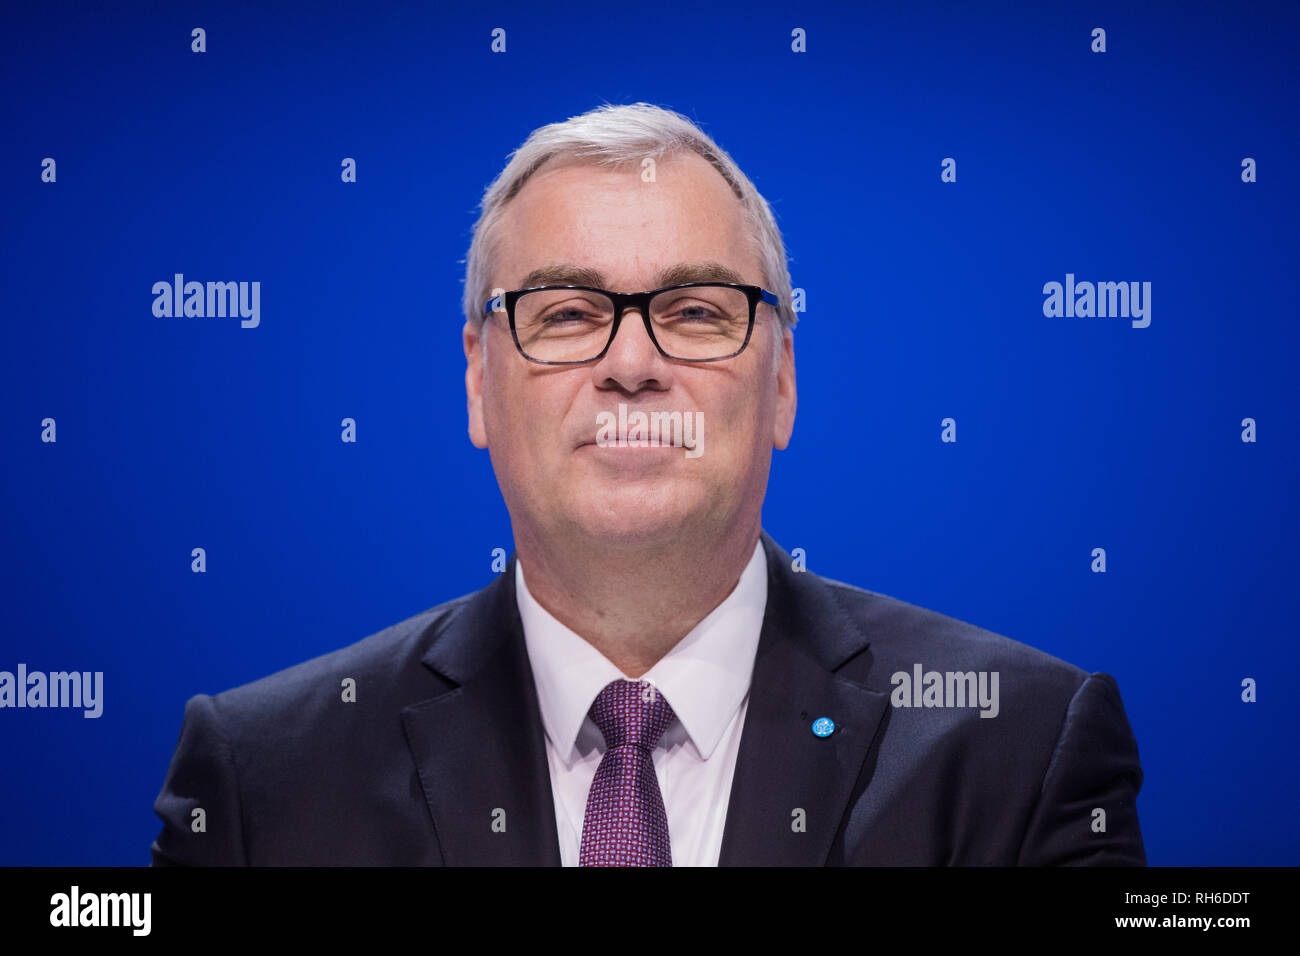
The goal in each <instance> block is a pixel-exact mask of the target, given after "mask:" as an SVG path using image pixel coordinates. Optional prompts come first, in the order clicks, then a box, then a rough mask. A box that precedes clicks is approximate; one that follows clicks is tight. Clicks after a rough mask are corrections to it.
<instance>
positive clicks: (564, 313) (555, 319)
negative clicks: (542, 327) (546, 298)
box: [542, 309, 591, 325]
mask: <svg viewBox="0 0 1300 956" xmlns="http://www.w3.org/2000/svg"><path fill="white" fill-rule="evenodd" d="M589 318H591V316H590V314H589V313H587V312H584V311H582V309H556V310H555V311H554V312H552V313H551V314H550V315H548V316H546V317H545V318H544V319H542V321H543V322H545V323H546V324H547V325H555V324H557V323H560V322H581V321H584V320H586V319H589Z"/></svg>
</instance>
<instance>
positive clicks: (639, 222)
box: [494, 152, 762, 291]
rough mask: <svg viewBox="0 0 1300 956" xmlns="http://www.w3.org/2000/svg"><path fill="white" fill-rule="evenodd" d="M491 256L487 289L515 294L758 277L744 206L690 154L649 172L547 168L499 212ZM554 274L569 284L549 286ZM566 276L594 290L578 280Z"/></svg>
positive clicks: (570, 162)
mask: <svg viewBox="0 0 1300 956" xmlns="http://www.w3.org/2000/svg"><path fill="white" fill-rule="evenodd" d="M495 253H496V254H495V257H494V258H495V263H494V272H495V273H496V277H497V280H498V281H499V282H504V283H507V284H509V286H513V287H516V288H524V287H527V286H530V285H541V284H547V283H546V282H542V281H538V280H539V279H540V278H549V280H550V283H551V284H573V285H599V286H601V287H602V288H616V287H618V286H622V285H624V284H631V285H635V286H637V287H638V288H637V289H628V290H621V289H619V291H639V289H640V288H641V287H646V288H649V287H651V286H656V287H657V286H658V285H671V284H673V283H674V282H692V281H714V280H716V281H731V282H747V283H759V282H760V281H761V278H762V277H761V275H760V274H759V268H760V267H759V260H758V256H757V252H756V249H755V248H754V247H753V242H752V236H751V235H750V233H749V230H748V229H747V226H746V219H745V215H744V207H743V206H742V204H741V202H740V200H739V199H737V198H736V195H735V193H734V192H733V191H732V189H731V186H730V184H729V183H728V182H727V181H726V179H724V178H723V177H722V175H721V174H720V173H719V172H718V171H717V170H716V169H715V168H714V167H713V166H712V164H711V163H709V162H708V161H707V160H706V159H704V158H703V157H701V156H699V155H697V154H695V153H690V152H684V153H676V154H673V155H671V156H668V157H664V158H660V159H657V160H654V162H653V165H650V164H646V163H642V162H636V161H629V162H625V163H621V164H618V165H599V164H596V163H593V162H590V161H583V160H580V159H567V160H563V161H559V160H551V161H548V162H547V163H546V164H544V165H543V166H542V167H541V168H539V169H538V170H537V172H535V173H534V174H533V176H532V177H531V178H530V179H529V180H528V181H527V182H526V183H525V184H524V186H523V188H521V189H520V190H519V192H518V193H517V194H516V195H515V197H514V198H513V199H512V200H511V201H510V202H509V203H508V204H507V205H506V206H505V209H504V211H503V216H502V220H501V223H500V231H499V232H498V241H497V243H496V250H495ZM539 270H542V271H539ZM544 270H549V271H544ZM564 270H568V275H569V277H570V278H568V279H562V278H559V277H558V276H559V274H560V272H562V271H564ZM575 270H587V275H586V276H585V278H587V279H594V278H596V277H597V276H599V277H600V278H601V279H602V280H603V281H602V282H595V281H578V279H577V278H574V277H573V273H574V271H575ZM673 270H676V271H673ZM691 270H694V271H691ZM701 270H703V271H701ZM687 272H689V273H690V274H689V276H688V277H683V275H685V274H686V273H687ZM527 277H531V280H530V281H525V279H526V278H527ZM665 278H667V279H668V280H669V281H661V280H663V279H665ZM647 283H650V285H647Z"/></svg>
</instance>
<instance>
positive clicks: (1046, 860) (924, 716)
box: [152, 532, 1146, 866]
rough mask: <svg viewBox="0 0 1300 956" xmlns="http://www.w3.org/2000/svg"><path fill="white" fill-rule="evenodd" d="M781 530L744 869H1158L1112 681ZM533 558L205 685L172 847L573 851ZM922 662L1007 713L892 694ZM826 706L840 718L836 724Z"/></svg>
mask: <svg viewBox="0 0 1300 956" xmlns="http://www.w3.org/2000/svg"><path fill="white" fill-rule="evenodd" d="M762 542H763V547H764V549H765V552H766V555H767V573H768V595H767V608H766V612H765V616H764V619H763V628H762V633H761V636H760V639H759V645H758V651H757V655H756V658H755V661H754V673H753V683H752V686H751V689H750V699H749V710H748V712H747V714H746V717H745V725H744V731H743V735H742V737H741V742H740V751H739V755H738V757H737V763H736V772H735V778H734V782H733V784H732V789H731V800H730V803H729V804H728V807H727V817H726V825H725V830H724V835H723V840H722V852H721V859H720V862H721V864H722V865H735V864H760V865H762V864H796V865H813V866H820V865H836V864H853V865H858V864H909V865H943V864H998V865H1013V864H1021V865H1053V864H1121V865H1142V864H1145V862H1146V858H1145V854H1144V851H1143V847H1142V835H1141V832H1140V830H1139V827H1138V817H1137V809H1136V805H1135V801H1136V798H1137V794H1138V789H1139V788H1140V786H1141V783H1142V770H1141V768H1140V766H1139V763H1138V751H1137V744H1136V742H1135V741H1134V738H1133V733H1132V731H1131V729H1130V728H1129V724H1128V720H1127V718H1126V716H1125V714H1124V707H1123V704H1122V703H1121V701H1120V695H1119V690H1118V688H1117V687H1116V685H1115V681H1114V679H1112V678H1111V677H1110V676H1109V675H1106V674H1092V675H1091V676H1090V675H1088V674H1087V673H1085V672H1084V671H1082V670H1080V669H1079V668H1077V667H1074V666H1072V665H1070V664H1067V663H1064V662H1063V661H1060V660H1057V659H1056V658H1054V657H1050V656H1048V655H1047V654H1045V653H1042V652H1041V651H1037V650H1034V649H1033V648H1030V647H1027V646H1025V645H1023V644H1019V643H1016V642H1015V641H1011V640H1009V639H1007V638H1005V637H1000V636H998V635H996V634H992V633H989V632H988V631H984V630H980V629H979V628H977V627H974V626H972V625H969V624H965V623H962V622H961V621H957V620H954V619H952V618H949V617H945V616H943V615H941V614H937V613H935V612H933V611H928V610H925V609H923V608H920V607H916V606H913V605H911V604H906V603H903V602H902V601H898V600H895V599H893V598H890V597H886V596H884V595H880V594H875V593H872V592H870V591H865V590H861V589H859V588H855V587H851V586H849V585H847V584H841V583H839V582H836V581H831V580H828V579H826V578H822V577H818V576H817V575H815V574H813V573H811V572H807V571H804V572H798V571H795V570H792V567H791V559H790V556H789V555H788V554H787V553H786V552H785V551H784V550H782V549H781V547H780V546H779V545H777V544H776V543H775V542H774V541H773V540H772V539H771V538H770V537H769V536H768V535H767V533H766V532H764V533H763V536H762ZM514 564H515V557H514V556H513V555H512V556H511V558H510V565H509V567H508V568H507V570H506V572H505V573H504V574H501V575H500V576H498V577H497V578H496V580H494V581H493V582H492V583H491V584H490V585H488V586H487V587H486V588H484V589H483V590H481V591H479V592H477V593H475V594H470V595H466V596H464V597H460V598H457V599H456V600H453V601H448V602H447V603H445V604H440V605H438V606H437V607H435V608H432V609H431V610H428V611H425V612H424V613H422V614H418V615H416V616H415V617H412V618H410V619H408V620H406V621H403V622H401V623H400V624H395V625H393V626H392V627H390V628H388V629H386V630H384V631H381V632H379V633H378V634H374V635H372V636H370V637H368V638H366V639H364V640H362V641H360V642H358V643H356V644H353V645H352V646H351V647H346V648H343V649H342V650H339V651H335V652H334V653H331V654H326V655H325V656H323V657H318V658H316V659H314V660H310V661H307V662H305V663H303V664H299V665H297V666H295V667H291V668H289V669H288V670H284V671H281V672H280V673H278V674H273V675H271V676H269V677H266V678H263V679H262V680H259V681H256V682H254V683H251V684H247V685H245V686H243V687H237V688H235V689H233V690H228V691H226V692H225V693H221V694H217V695H215V696H208V695H205V694H199V695H197V696H195V697H193V698H191V699H190V700H189V701H188V703H187V704H186V707H185V719H184V725H183V727H182V729H181V733H180V739H179V742H178V743H177V747H176V752H175V754H174V756H173V757H172V762H171V767H170V769H169V770H168V773H167V778H166V781H165V782H164V784H163V788H162V792H161V793H160V794H159V796H158V799H157V801H156V803H155V804H154V809H155V811H156V812H157V814H158V815H159V816H160V817H161V818H162V820H163V824H164V826H163V829H162V832H161V833H160V834H159V835H158V838H157V840H156V841H155V842H154V844H153V847H152V854H153V862H154V864H155V865H176V864H180V865H185V864H190V865H204V864H207V865H211V864H216V865H242V864H252V865H280V864H289V865H329V864H362V865H364V864H394V865H440V864H448V865H465V864H533V865H545V864H550V865H559V863H560V854H559V849H558V843H557V837H556V824H555V806H554V803H553V799H552V793H551V784H550V777H549V771H548V769H547V761H546V751H545V741H544V737H543V730H542V721H541V717H540V714H539V711H538V705H537V694H536V690H535V687H534V685H533V680H532V672H531V670H530V667H529V663H528V656H527V651H526V649H525V645H524V639H523V628H522V625H521V623H520V619H519V613H518V609H517V607H516V604H515V575H514V570H515V569H514ZM916 664H920V665H922V667H923V668H924V670H926V671H930V670H936V671H940V672H947V671H955V672H967V671H974V672H980V671H985V672H992V671H997V672H998V673H999V691H1000V693H999V698H1000V699H999V711H998V714H997V716H996V717H992V718H988V717H981V716H980V709H979V708H978V707H970V706H967V707H902V706H894V705H893V704H892V703H891V692H893V691H894V690H895V688H894V686H893V684H892V683H891V675H893V674H894V673H896V672H900V671H901V672H906V673H908V674H911V673H913V670H914V666H915V665H916ZM345 678H352V679H354V680H355V681H356V700H355V702H344V701H343V699H342V690H341V687H342V682H343V681H344V679H345ZM819 717H830V718H831V719H832V720H833V721H834V722H835V725H836V730H835V732H834V733H833V734H831V735H830V736H828V737H824V738H821V737H818V736H816V735H814V734H813V732H812V730H811V724H812V722H813V721H814V720H816V719H817V718H819ZM197 807H201V808H202V809H203V811H204V821H205V825H206V829H205V830H204V831H203V832H194V831H193V829H192V827H191V824H192V821H193V820H195V819H196V815H194V814H193V812H192V811H193V810H194V809H195V808H197ZM1096 809H1101V810H1103V811H1104V812H1105V828H1104V831H1102V830H1099V828H1098V826H1097V824H1096V823H1095V822H1094V821H1095V820H1100V817H1099V816H1097V815H1096V814H1095V810H1096ZM500 811H504V817H503V816H502V813H501V812H500ZM800 811H802V814H800ZM801 817H802V821H803V825H802V829H801V828H800V824H799V821H800V818H801ZM494 820H495V821H497V826H495V827H494V825H493V823H494ZM502 820H504V824H505V827H504V832H500V830H501V827H500V823H501V821H502Z"/></svg>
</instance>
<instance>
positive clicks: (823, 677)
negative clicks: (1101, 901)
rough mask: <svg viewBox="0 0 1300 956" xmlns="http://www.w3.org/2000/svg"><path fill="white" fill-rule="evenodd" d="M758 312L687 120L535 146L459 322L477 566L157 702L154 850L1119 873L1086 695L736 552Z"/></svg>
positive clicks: (488, 239) (481, 227) (774, 350)
mask: <svg viewBox="0 0 1300 956" xmlns="http://www.w3.org/2000/svg"><path fill="white" fill-rule="evenodd" d="M790 301H791V288H790V279H789V275H788V272H787V268H786V262H785V252H784V247H783V246H782V244H781V237H780V233H779V231H778V230H777V227H776V224H775V222H774V220H773V217H772V214H771V211H770V209H769V207H768V205H767V203H766V202H765V201H764V200H763V199H762V197H761V196H760V195H759V194H758V193H757V191H756V190H755V188H754V186H753V184H752V183H751V182H750V181H749V180H748V178H746V177H745V176H744V174H743V173H741V171H740V170H739V169H738V168H737V167H736V165H735V164H734V163H733V162H732V160H731V159H730V157H729V156H727V154H726V153H724V152H723V151H722V150H721V149H720V148H718V147H717V145H716V144H714V143H713V142H712V141H711V140H710V139H709V138H707V137H706V136H705V135H704V134H703V133H702V132H701V131H700V130H699V129H698V128H696V127H695V126H694V125H693V124H691V123H690V122H689V121H688V120H686V119H685V118H683V117H681V116H679V115H677V114H674V113H671V112H668V111H665V110H661V109H657V108H655V107H651V106H647V105H645V104H637V105H635V106H618V107H604V108H601V109H598V110H594V111H592V112H590V113H587V114H584V115H583V116H579V117H575V118H573V119H571V120H569V121H567V122H565V123H557V124H552V125H550V126H547V127H543V128H542V129H540V130H537V131H535V132H534V133H533V135H532V136H531V137H530V138H529V139H528V141H527V142H526V143H525V144H524V145H523V146H522V147H521V148H520V149H519V150H517V151H516V153H515V154H514V155H513V156H512V158H511V161H510V163H509V164H508V165H507V167H506V169H505V170H504V171H503V172H502V173H501V174H500V176H499V177H498V178H497V180H496V181H495V182H494V183H493V184H492V185H491V186H490V187H489V188H488V190H487V192H486V194H485V197H484V200H483V212H482V215H481V217H480V219H479V222H478V224H477V225H476V227H475V234H474V238H473V242H472V244H471V248H470V254H469V258H468V263H467V279H466V288H465V302H464V305H465V313H466V323H465V326H464V329H463V342H464V348H465V355H466V359H467V368H466V373H465V384H466V392H467V395H468V411H469V434H470V438H471V441H472V442H473V443H474V444H475V445H476V446H478V447H480V448H487V449H488V451H489V454H490V456H491V459H492V465H493V468H494V470H495V472H496V476H497V480H498V482H499V484H500V487H501V491H502V494H503V497H504V499H505V503H506V506H507V508H508V510H509V512H510V517H511V523H512V527H513V532H514V539H515V546H516V551H515V553H514V554H513V555H512V556H511V558H510V561H509V564H508V567H507V568H506V570H505V573H504V574H502V575H500V576H499V577H498V578H497V579H496V580H495V581H493V582H492V583H491V584H490V585H488V586H487V587H486V588H484V589H483V590H481V591H479V592H477V593H475V594H471V595H467V596H465V597H461V598H458V599H456V600H453V601H450V602H447V603H445V604H441V605H438V606H437V607H434V608H432V609H431V610H428V611H426V612H424V613H423V614H420V615H417V616H416V617H414V618H411V619H409V620H407V621H403V622H401V623H399V624H396V625H394V626H392V627H390V628H388V629H387V630H385V631H382V632H380V633H378V634H375V635H372V636H371V637H368V638H366V639H365V640H363V641H361V642H360V643H358V644H355V645H353V646H351V647H348V648H344V649H343V650H340V651H336V652H334V653H332V654H328V655H326V656H324V657H321V658H317V659H316V660H313V661H308V662H306V663H304V664H300V665H298V666H296V667H293V668H290V669H288V670H286V671H283V672H281V673H279V674H276V675H273V676H271V677H267V678H264V679H263V680H260V681H257V682H255V683H253V684H249V685H247V686H244V687H240V688H236V689H234V690H229V691H226V692H225V693H222V694H218V695H216V696H207V695H202V694H200V695H198V696H196V697H194V698H192V699H191V700H190V701H189V702H188V704H187V706H186V711H185V721H184V726H183V728H182V732H181V736H180V741H179V743H178V746H177V749H176V753H175V755H174V757H173V760H172V765H171V768H170V771H169V773H168V776H167V780H166V782H165V783H164V786H163V789H162V792H161V794H160V795H159V797H158V800H157V803H156V804H155V809H156V811H157V813H158V815H159V816H160V817H161V818H162V820H163V821H164V827H163V830H162V832H161V833H160V834H159V836H158V839H157V841H156V842H155V843H154V845H153V859H154V862H155V863H157V864H255V865H256V864H297V865H303V864H307V865H311V864H433V865H437V864H448V865H460V864H551V865H559V864H564V865H620V864H647V865H669V864H671V865H677V866H682V865H715V864H807V865H825V864H920V865H937V864H1022V865H1051V864H1075V863H1104V864H1139V865H1140V864H1144V863H1145V856H1144V852H1143V847H1142V838H1141V833H1140V831H1139V827H1138V819H1137V812H1136V806H1135V801H1136V797H1137V793H1138V789H1139V787H1140V785H1141V779H1142V771H1141V769H1140V767H1139V763H1138V753H1137V747H1136V743H1135V741H1134V739H1133V735H1132V732H1131V730H1130V728H1129V724H1128V721H1127V719H1126V717H1125V714H1124V709H1123V705H1122V703H1121V701H1120V696H1119V692H1118V689H1117V687H1116V685H1115V682H1114V680H1113V679H1111V678H1110V677H1109V676H1107V675H1104V674H1093V675H1091V676H1090V675H1088V674H1086V673H1085V672H1083V671H1081V670H1079V669H1078V668H1075V667H1073V666H1071V665H1069V664H1066V663H1064V662H1062V661H1059V660H1056V659H1055V658H1052V657H1049V656H1047V655H1046V654H1044V653H1042V652H1039V651H1036V650H1033V649H1031V648H1029V647H1026V646H1024V645H1022V644H1018V643H1015V642H1013V641H1010V640H1008V639H1006V638H1004V637H1000V636H998V635H995V634H991V633H989V632H987V631H983V630H980V629H978V628H976V627H973V626H971V625H968V624H964V623H962V622H960V621H956V620H953V619H951V618H948V617H944V616H942V615H939V614H937V613H934V612H931V611H927V610H925V609H923V608H919V607H915V606H913V605H910V604H905V603H903V602H901V601H897V600H894V599H892V598H889V597H885V596H882V595H879V594H875V593H872V592H870V591H864V590H860V589H857V588H854V587H850V586H849V585H846V584H840V583H837V582H834V581H830V580H827V579H824V578H821V577H818V576H816V575H814V574H812V573H810V572H807V571H804V570H801V569H800V566H799V565H798V564H797V563H796V562H794V561H792V559H791V556H790V555H789V554H787V553H786V552H785V551H784V550H783V549H782V548H781V547H780V546H778V545H777V543H776V542H775V541H773V540H772V539H771V537H769V536H768V535H767V534H766V533H765V532H763V531H762V528H761V521H760V513H761V508H762V503H763V497H764V493H765V490H766V485H767V476H768V468H769V465H770V461H771V449H772V448H773V447H775V448H778V449H780V448H784V447H785V446H786V444H787V442H788V441H789V439H790V435H791V431H792V429H793V426H794V415H795V374H794V346H793V336H792V333H791V329H792V327H793V325H794V319H795V316H794V313H793V311H792V310H791V307H790ZM200 819H201V821H202V825H201V826H199V825H197V824H196V822H195V821H197V820H200Z"/></svg>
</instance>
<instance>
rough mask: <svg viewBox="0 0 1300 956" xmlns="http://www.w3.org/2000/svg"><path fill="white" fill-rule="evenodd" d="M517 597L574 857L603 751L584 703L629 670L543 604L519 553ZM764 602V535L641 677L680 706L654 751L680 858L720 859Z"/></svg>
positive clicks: (559, 816)
mask: <svg viewBox="0 0 1300 956" xmlns="http://www.w3.org/2000/svg"><path fill="white" fill-rule="evenodd" d="M515 597H516V600H517V602H518V605H519V616H520V618H521V619H522V621H523V626H524V643H525V644H526V645H527V648H528V659H529V661H530V663H531V665H532V671H533V680H534V682H535V683H536V685H537V702H538V704H539V705H540V707H541V712H542V724H543V725H544V727H545V730H546V759H547V763H548V764H549V765H550V770H551V792H552V794H553V796H554V798H555V826H556V832H557V834H558V835H559V839H560V861H561V863H562V864H563V865H564V866H577V865H578V848H579V846H580V845H581V843H582V820H583V815H584V813H585V812H586V808H587V793H588V791H590V790H591V781H592V778H593V777H594V776H595V775H596V767H597V766H599V764H600V759H601V757H603V756H604V754H605V738H604V735H603V734H601V732H600V729H599V728H598V727H597V726H596V725H595V723H594V722H593V721H592V719H591V718H590V717H589V716H587V711H588V710H589V709H590V708H591V705H592V703H593V702H594V701H595V699H596V696H597V695H598V694H599V693H600V692H601V691H602V690H603V689H604V688H605V685H607V684H608V683H609V682H610V681H614V680H619V679H625V680H630V679H631V678H628V677H627V675H626V674H624V673H622V672H621V671H620V670H619V669H618V668H617V667H616V666H614V664H613V663H612V662H611V661H610V660H609V659H608V658H607V657H605V656H604V655H603V654H601V653H600V652H599V651H598V650H596V649H595V648H594V647H592V646H591V645H590V644H588V643H587V642H586V641H585V640H583V639H582V638H581V637H579V636H578V635H577V634H576V633H574V632H573V631H571V630H569V628H567V627H565V626H564V625H563V624H561V623H560V622H559V621H557V620H556V619H555V618H554V617H553V616H552V615H551V614H550V612H548V611H547V610H546V609H545V608H544V607H542V606H541V605H540V604H538V603H537V600H536V599H535V598H534V597H533V596H532V594H530V593H529V591H528V586H527V585H526V584H525V583H524V568H523V564H522V562H519V561H516V562H515ZM766 606H767V561H766V557H765V555H764V552H763V545H762V542H761V541H760V542H759V543H758V544H757V545H756V546H755V548H754V554H753V557H751V558H750V559H749V563H748V564H747V565H746V566H745V570H744V571H743V572H741V575H740V580H739V581H738V582H737V584H736V587H735V588H734V589H733V590H732V592H731V594H730V595H728V596H727V598H726V599H725V600H723V602H722V603H721V604H719V605H718V606H717V607H716V608H714V609H713V610H712V611H711V612H710V613H709V614H708V615H707V616H706V617H705V618H704V620H702V621H700V623H699V624H697V625H696V626H695V627H694V628H692V629H691V631H690V633H688V634H687V635H686V636H685V637H683V638H682V639H681V640H680V641H679V642H678V643H677V645H676V646H675V647H673V649H672V650H670V651H669V652H668V653H667V654H665V655H664V656H663V658H661V659H660V660H659V662H658V663H656V664H655V665H654V667H652V668H650V670H648V671H646V673H645V674H643V675H642V676H641V677H640V678H639V679H640V680H646V681H649V682H651V683H653V684H654V685H655V687H657V688H658V690H659V692H660V693H662V694H663V696H664V698H665V699H666V700H667V701H668V704H669V706H671V707H672V709H673V713H675V714H676V715H677V719H676V720H674V721H673V722H672V723H671V724H669V725H668V729H667V730H665V731H664V733H663V736H662V737H660V739H659V743H658V745H657V746H656V747H655V749H654V753H653V759H654V766H655V773H656V775H657V776H658V778H659V789H660V791H661V792H662V793H663V798H664V809H665V811H666V813H667V816H668V837H669V842H670V844H671V847H672V856H673V866H717V865H718V855H719V853H720V852H721V849H722V830H723V826H724V824H725V823H726V819H727V802H728V800H729V799H730V797H731V778H732V775H733V774H734V773H735V769H736V754H737V752H738V751H739V748H740V733H741V729H742V728H743V727H744V724H745V711H746V709H747V705H748V702H749V683H750V677H751V676H752V674H753V670H754V655H755V653H756V652H757V650H758V637H759V633H760V631H761V630H762V626H763V612H764V610H765V608H766Z"/></svg>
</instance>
